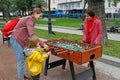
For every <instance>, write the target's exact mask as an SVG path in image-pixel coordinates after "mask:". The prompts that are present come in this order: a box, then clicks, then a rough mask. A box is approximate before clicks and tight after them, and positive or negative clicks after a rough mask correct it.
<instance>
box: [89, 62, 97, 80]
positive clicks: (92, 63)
mask: <svg viewBox="0 0 120 80" xmlns="http://www.w3.org/2000/svg"><path fill="white" fill-rule="evenodd" d="M89 63H90V67H91V69H92V71H93V80H97V79H96V73H95V67H94V62H93V61H90V62H89Z"/></svg>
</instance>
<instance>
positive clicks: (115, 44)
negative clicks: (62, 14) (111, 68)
mask: <svg viewBox="0 0 120 80" xmlns="http://www.w3.org/2000/svg"><path fill="white" fill-rule="evenodd" d="M35 32H36V34H37V35H38V36H39V37H41V38H44V39H47V40H51V39H60V38H64V39H69V40H77V41H79V42H81V40H82V36H80V35H77V34H67V33H59V32H55V34H56V35H49V34H48V31H47V30H41V29H35ZM119 47H120V41H114V40H109V44H108V45H103V53H104V54H106V55H110V56H114V57H118V58H120V53H119V52H120V49H119Z"/></svg>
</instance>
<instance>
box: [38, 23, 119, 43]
mask: <svg viewBox="0 0 120 80" xmlns="http://www.w3.org/2000/svg"><path fill="white" fill-rule="evenodd" d="M36 28H40V29H44V30H48V26H45V25H36ZM52 30H53V31H57V32H62V33H69V34H78V35H83V32H82V31H81V30H78V29H77V28H67V27H60V26H54V27H52ZM107 34H108V39H110V40H116V41H120V34H118V33H107Z"/></svg>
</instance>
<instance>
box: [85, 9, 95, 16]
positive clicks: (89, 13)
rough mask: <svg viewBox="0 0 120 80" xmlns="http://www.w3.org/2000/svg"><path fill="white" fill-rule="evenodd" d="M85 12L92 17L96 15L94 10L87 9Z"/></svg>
mask: <svg viewBox="0 0 120 80" xmlns="http://www.w3.org/2000/svg"><path fill="white" fill-rule="evenodd" d="M85 13H87V14H88V15H89V16H90V17H94V16H95V13H94V12H93V11H92V10H89V9H88V10H86V11H85Z"/></svg>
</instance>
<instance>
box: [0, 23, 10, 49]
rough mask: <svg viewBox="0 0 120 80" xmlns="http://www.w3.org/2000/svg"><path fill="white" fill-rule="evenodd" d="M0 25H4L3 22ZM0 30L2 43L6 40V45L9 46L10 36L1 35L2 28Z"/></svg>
mask: <svg viewBox="0 0 120 80" xmlns="http://www.w3.org/2000/svg"><path fill="white" fill-rule="evenodd" d="M0 26H4V24H3V23H0ZM0 31H1V34H2V41H3V44H4V43H5V41H7V42H8V47H9V46H10V37H6V36H4V35H3V33H2V28H0Z"/></svg>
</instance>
